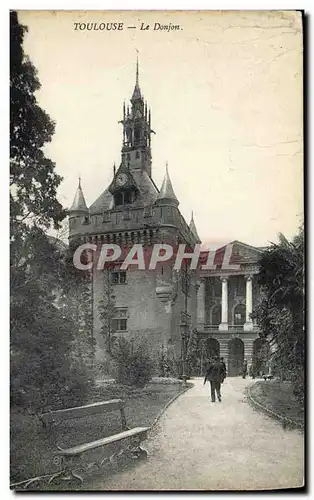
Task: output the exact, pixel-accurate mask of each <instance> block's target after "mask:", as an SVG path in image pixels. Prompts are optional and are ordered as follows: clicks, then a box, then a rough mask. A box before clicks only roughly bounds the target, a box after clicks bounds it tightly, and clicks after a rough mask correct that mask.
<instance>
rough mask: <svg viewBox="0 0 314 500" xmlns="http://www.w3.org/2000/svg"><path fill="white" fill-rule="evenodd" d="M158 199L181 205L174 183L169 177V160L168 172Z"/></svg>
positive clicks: (165, 202)
mask: <svg viewBox="0 0 314 500" xmlns="http://www.w3.org/2000/svg"><path fill="white" fill-rule="evenodd" d="M157 201H158V203H163V204H169V205H174V206H176V207H177V206H178V205H179V201H178V198H177V197H176V195H175V193H174V190H173V187H172V183H171V180H170V177H169V171H168V162H166V173H165V177H164V180H163V183H162V186H161V188H160V191H159V194H158V197H157Z"/></svg>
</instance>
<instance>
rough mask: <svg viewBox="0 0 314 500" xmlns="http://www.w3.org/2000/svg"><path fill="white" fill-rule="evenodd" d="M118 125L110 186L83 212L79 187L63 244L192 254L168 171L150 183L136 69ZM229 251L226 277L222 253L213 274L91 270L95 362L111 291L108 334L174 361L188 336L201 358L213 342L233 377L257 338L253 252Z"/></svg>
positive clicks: (146, 126) (147, 129)
mask: <svg viewBox="0 0 314 500" xmlns="http://www.w3.org/2000/svg"><path fill="white" fill-rule="evenodd" d="M120 123H121V124H122V129H123V132H122V136H123V141H122V149H121V163H120V165H119V167H118V168H117V169H116V167H115V166H114V167H113V178H112V182H111V183H110V185H109V186H108V187H107V188H106V189H104V190H103V191H102V192H101V194H100V195H99V197H98V198H97V199H96V200H95V202H94V203H92V205H91V206H90V207H89V208H88V207H87V205H86V202H85V198H84V194H83V190H82V187H81V182H80V181H79V186H78V189H77V192H76V195H75V198H74V201H73V204H72V207H71V209H70V217H69V242H70V245H71V246H72V247H73V248H75V247H77V246H79V245H81V244H83V243H87V242H89V243H92V244H95V245H97V247H101V246H102V245H103V244H105V243H108V244H117V245H119V247H122V248H123V249H128V248H131V247H132V245H134V244H142V245H143V246H144V248H145V252H146V254H147V255H150V253H151V249H152V245H154V244H156V243H163V244H170V245H171V246H172V247H175V248H177V245H179V244H182V243H184V244H186V245H187V246H189V247H190V248H194V246H195V244H197V243H200V239H199V236H198V234H197V230H196V226H195V223H194V220H193V215H192V220H191V222H190V224H189V225H188V224H187V223H186V221H185V220H184V218H183V216H182V215H181V213H180V210H179V208H178V206H179V201H178V199H177V197H176V195H175V193H174V190H173V187H172V184H171V181H170V177H169V172H168V167H166V173H165V178H164V181H163V183H162V186H161V188H160V190H159V189H158V188H157V187H156V185H155V183H154V180H153V177H152V155H151V137H152V135H153V134H154V133H155V132H154V131H153V130H152V128H151V111H150V109H149V108H148V106H147V103H146V102H144V99H143V97H142V94H141V90H140V86H139V74H138V64H137V70H136V83H135V87H134V91H133V95H132V98H131V104H130V106H125V105H123V117H122V120H121V122H120ZM231 248H232V255H231V262H233V263H236V264H237V265H238V269H237V270H234V269H233V270H231V271H228V270H227V271H226V270H225V269H224V270H222V269H221V268H222V261H223V257H224V252H225V251H226V247H223V248H221V249H219V250H218V251H217V252H216V256H215V269H214V270H202V269H201V268H198V269H197V270H195V271H192V270H189V269H187V268H185V269H181V270H179V271H175V270H174V269H173V266H172V265H171V264H173V261H172V262H171V261H170V262H169V263H168V265H159V266H158V267H157V269H156V270H155V271H150V270H147V269H146V270H138V269H134V268H130V269H127V270H126V271H122V270H121V269H120V268H119V265H117V266H115V268H113V269H111V270H110V271H108V270H105V271H97V270H96V267H95V266H94V267H93V271H92V272H93V277H92V294H93V318H94V336H95V338H96V341H97V357H101V356H102V355H103V353H104V339H103V337H102V336H101V334H100V330H101V321H100V315H99V310H100V306H101V302H102V300H103V299H104V297H105V296H106V294H108V293H112V294H113V295H114V307H115V311H116V312H115V315H114V317H113V318H112V331H113V332H114V333H115V335H124V336H126V337H128V338H130V339H136V338H138V337H143V336H144V337H145V339H146V341H147V343H148V344H149V346H150V348H151V350H152V351H153V352H156V353H157V351H161V350H163V351H164V350H165V349H166V350H167V351H170V352H171V351H172V352H173V353H174V355H175V356H176V357H177V358H180V357H181V356H182V346H183V345H184V341H183V340H182V339H183V338H188V337H189V335H190V334H191V332H192V330H194V331H197V333H198V335H199V337H200V339H201V343H202V346H203V347H202V352H203V353H204V356H208V355H209V354H210V353H212V352H213V351H212V347H211V346H213V345H214V344H215V345H216V347H217V342H218V351H217V349H216V351H215V353H216V354H217V353H220V355H222V356H224V357H225V358H226V361H227V363H229V365H230V366H229V372H230V374H237V373H238V372H239V370H240V368H239V367H240V364H241V365H242V363H243V359H244V357H245V358H247V360H248V362H250V360H251V358H252V352H253V342H254V340H255V339H256V338H257V336H258V329H257V326H256V325H254V324H253V322H252V319H251V317H250V314H251V312H252V307H254V304H255V303H256V301H257V299H258V296H259V290H258V287H257V282H256V274H257V272H258V270H257V261H258V257H259V254H260V250H259V249H256V248H254V247H251V246H249V245H245V244H243V243H240V242H233V243H232V245H231ZM204 255H205V254H204ZM106 273H107V274H106ZM109 289H110V290H109ZM234 339H238V341H239V342H238V344H239V345H238V347H237V349H238V351H237V352H238V354H237V360H236V361H234V359H233V358H234V356H233V354H232V352H233V350H232V349H233V347H232V342H233V341H234ZM241 342H242V343H243V346H242V347H243V348H242V351H241V345H242V344H241ZM239 346H240V347H239ZM240 351H241V352H240ZM156 355H157V354H156ZM202 356H203V354H202Z"/></svg>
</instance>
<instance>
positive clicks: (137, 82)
mask: <svg viewBox="0 0 314 500" xmlns="http://www.w3.org/2000/svg"><path fill="white" fill-rule="evenodd" d="M138 66H139V64H138V50H137V49H136V81H135V85H137V86H139V77H138V73H139V71H138Z"/></svg>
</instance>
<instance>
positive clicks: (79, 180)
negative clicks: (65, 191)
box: [78, 174, 82, 188]
mask: <svg viewBox="0 0 314 500" xmlns="http://www.w3.org/2000/svg"><path fill="white" fill-rule="evenodd" d="M81 180H82V178H81V174H80V175H79V185H78V187H79V188H80V187H81Z"/></svg>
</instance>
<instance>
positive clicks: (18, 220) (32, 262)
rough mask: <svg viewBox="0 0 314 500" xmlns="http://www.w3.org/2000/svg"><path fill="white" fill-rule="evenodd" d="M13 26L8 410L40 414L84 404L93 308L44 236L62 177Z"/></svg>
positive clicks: (57, 215) (79, 280) (55, 211)
mask: <svg viewBox="0 0 314 500" xmlns="http://www.w3.org/2000/svg"><path fill="white" fill-rule="evenodd" d="M10 23H11V60H10V69H11V74H10V99H11V124H10V127H11V137H10V181H11V194H10V202H11V213H10V225H11V254H10V279H11V298H10V306H11V316H10V327H11V348H10V351H11V403H12V405H14V406H19V407H20V408H22V409H28V410H30V411H36V412H37V411H43V410H45V409H47V408H49V407H52V406H54V405H61V404H67V405H68V404H69V403H70V401H76V402H77V401H78V400H84V398H85V395H86V393H87V390H88V387H89V383H90V380H91V377H90V375H89V373H88V370H87V365H86V363H85V360H84V359H83V357H82V356H81V355H76V353H77V351H78V349H77V340H78V339H82V335H83V330H85V334H86V331H88V330H89V329H90V325H89V323H88V321H87V318H88V314H90V308H89V307H88V301H86V300H84V299H83V297H84V293H85V294H86V293H87V284H86V282H85V277H83V276H82V275H81V276H74V275H73V272H72V269H71V266H69V261H68V257H67V251H66V247H65V245H64V244H61V243H60V242H59V241H57V240H55V239H53V238H51V237H48V236H47V234H46V233H45V231H46V230H47V228H48V227H50V226H51V225H54V227H56V228H57V227H59V226H60V222H61V221H62V219H63V218H64V217H65V215H66V211H65V210H63V208H62V206H61V204H60V203H59V202H58V200H57V197H56V193H57V188H58V186H59V184H60V182H61V177H60V176H59V175H58V174H56V172H55V165H54V163H53V162H52V161H51V160H50V159H48V158H46V157H45V155H44V152H43V150H42V148H43V146H44V145H45V144H46V143H47V142H49V141H50V140H51V138H52V134H53V132H54V124H53V123H52V121H51V120H50V118H49V116H48V115H47V113H46V112H45V111H43V110H42V109H41V108H40V107H39V106H38V104H37V101H36V97H35V91H37V90H39V88H40V83H39V80H38V77H37V73H36V70H35V68H34V66H33V65H32V64H31V62H30V61H29V59H28V58H27V57H26V56H25V54H24V51H23V47H22V43H23V37H24V34H25V32H26V28H25V27H23V26H21V25H20V24H19V23H18V18H17V14H16V12H11V14H10ZM72 267H73V266H72ZM82 299H83V300H82ZM81 351H82V349H81Z"/></svg>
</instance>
